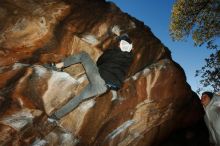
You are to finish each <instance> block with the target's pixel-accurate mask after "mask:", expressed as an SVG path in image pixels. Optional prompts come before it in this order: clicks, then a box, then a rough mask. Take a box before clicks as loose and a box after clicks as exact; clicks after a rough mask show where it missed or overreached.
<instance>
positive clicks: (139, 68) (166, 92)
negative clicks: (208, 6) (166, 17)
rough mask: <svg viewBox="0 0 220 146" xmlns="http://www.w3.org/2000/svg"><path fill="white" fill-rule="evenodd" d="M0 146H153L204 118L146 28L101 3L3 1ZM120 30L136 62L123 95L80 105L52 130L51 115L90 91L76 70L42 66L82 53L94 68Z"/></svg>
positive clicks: (183, 79)
mask: <svg viewBox="0 0 220 146" xmlns="http://www.w3.org/2000/svg"><path fill="white" fill-rule="evenodd" d="M0 20H1V21H0V73H1V75H0V112H1V116H0V131H1V135H0V145H33V146H37V145H67V146H68V145H69V146H88V145H91V146H107V145H109V146H116V145H119V146H156V145H158V144H160V142H161V141H162V140H163V139H165V138H166V137H167V136H168V135H169V134H170V133H172V132H173V131H174V130H176V129H178V128H184V127H187V126H189V125H192V124H193V123H195V122H196V121H197V120H198V119H199V118H201V116H202V109H201V106H200V104H199V102H198V99H197V96H195V94H194V93H193V92H192V91H191V88H190V86H189V85H188V84H187V83H186V77H185V74H184V71H183V70H182V69H181V67H180V66H179V65H178V64H176V63H175V62H174V61H173V60H172V58H171V55H170V51H169V50H168V49H167V48H166V47H165V46H164V45H163V44H162V43H161V42H160V40H159V39H157V38H156V37H155V36H154V35H153V34H152V32H151V31H150V28H148V27H147V26H145V25H144V24H143V23H142V22H140V21H138V20H136V19H135V18H133V17H131V16H129V15H128V14H125V13H123V12H121V10H120V9H119V8H118V7H116V6H115V5H114V4H113V3H110V2H105V1H104V0H93V1H90V0H71V1H61V0H56V1H54V0H42V1H40V2H38V1H35V0H20V1H16V0H1V2H0ZM114 25H118V26H120V28H121V29H122V30H123V31H126V32H127V33H128V34H129V36H130V37H131V39H132V41H133V45H134V54H135V59H134V61H133V63H132V65H131V67H130V69H129V72H128V73H127V79H126V80H125V82H124V85H123V87H122V88H121V89H120V90H119V91H117V92H115V91H108V92H107V93H105V94H103V95H101V96H98V97H93V98H91V99H89V100H86V101H84V102H82V103H81V104H80V105H79V106H78V107H77V108H76V109H74V110H73V111H72V112H70V113H69V114H68V115H67V116H65V117H63V118H62V119H61V120H59V121H58V123H56V122H55V121H51V119H48V116H50V115H51V114H52V113H53V112H54V111H55V110H56V109H59V107H60V106H62V105H63V104H65V103H66V102H67V101H68V100H69V99H71V98H73V97H74V96H75V95H77V94H79V93H80V91H81V90H82V89H83V88H84V87H85V85H86V84H88V80H87V77H86V74H85V71H84V69H83V67H82V65H81V64H76V65H72V66H70V67H69V68H67V69H65V71H64V72H56V71H51V70H48V69H46V68H44V67H43V66H42V64H44V63H48V62H59V61H60V60H61V59H63V58H65V57H67V56H69V55H72V54H77V53H78V52H80V51H86V52H87V53H89V55H90V56H91V57H92V59H93V60H94V61H96V60H97V58H98V57H99V56H100V55H101V54H102V52H103V51H105V49H107V48H108V47H109V46H110V45H112V43H113V42H114V39H115V36H114V35H113V34H111V33H109V29H110V28H111V27H113V26H114Z"/></svg>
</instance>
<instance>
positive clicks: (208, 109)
mask: <svg viewBox="0 0 220 146" xmlns="http://www.w3.org/2000/svg"><path fill="white" fill-rule="evenodd" d="M201 103H202V105H203V107H204V110H205V116H204V120H205V123H206V125H207V127H208V129H209V140H210V142H211V144H212V145H213V146H220V96H219V95H216V94H213V93H212V92H203V93H202V96H201Z"/></svg>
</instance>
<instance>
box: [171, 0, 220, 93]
mask: <svg viewBox="0 0 220 146" xmlns="http://www.w3.org/2000/svg"><path fill="white" fill-rule="evenodd" d="M190 35H192V39H193V40H194V43H195V45H196V46H201V45H204V44H206V46H207V48H208V49H211V50H213V53H212V54H211V55H210V57H209V58H206V59H205V62H206V64H205V65H204V66H203V67H202V68H201V69H200V70H197V71H196V76H200V77H201V78H202V79H201V80H200V83H201V84H202V85H203V86H204V87H207V86H211V87H212V88H213V90H214V92H219V91H220V50H219V48H220V46H219V42H220V41H219V42H217V40H218V39H219V37H220V0H176V1H175V3H174V5H173V10H172V15H171V22H170V36H171V37H172V39H173V40H177V41H180V40H184V39H185V38H187V37H189V36H190ZM201 89H202V88H200V89H198V92H199V91H200V90H201Z"/></svg>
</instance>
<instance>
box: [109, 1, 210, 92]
mask: <svg viewBox="0 0 220 146" xmlns="http://www.w3.org/2000/svg"><path fill="white" fill-rule="evenodd" d="M109 1H112V2H114V3H115V4H116V5H117V6H118V7H119V8H120V9H121V10H122V11H123V12H126V13H128V14H129V15H131V16H133V17H135V18H136V19H138V20H140V21H142V22H144V24H145V25H147V26H149V27H150V28H151V31H152V32H153V34H154V35H155V36H156V37H157V38H159V39H160V40H161V42H162V43H163V44H164V45H165V46H167V47H168V48H169V49H170V51H171V53H172V54H171V55H172V58H173V60H174V61H176V62H177V63H179V64H180V65H181V67H182V68H183V69H184V71H185V74H186V77H187V82H188V83H189V85H190V86H191V88H192V90H193V91H196V90H197V89H198V88H199V87H201V85H200V84H199V78H198V77H195V72H196V70H198V69H200V68H201V67H202V66H203V65H204V64H205V61H204V59H205V58H207V57H208V56H209V54H210V50H208V49H206V48H205V46H202V47H195V46H194V43H193V41H192V39H191V37H189V38H187V39H186V40H184V41H173V40H172V39H171V37H170V35H169V23H170V16H171V12H172V6H173V3H174V2H175V0H109Z"/></svg>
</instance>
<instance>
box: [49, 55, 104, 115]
mask: <svg viewBox="0 0 220 146" xmlns="http://www.w3.org/2000/svg"><path fill="white" fill-rule="evenodd" d="M63 62H64V67H68V66H70V65H72V64H76V63H82V65H83V67H84V69H85V71H86V75H87V78H88V80H89V84H88V85H87V86H86V87H85V88H84V89H83V91H82V92H81V93H80V95H78V96H75V97H73V98H72V99H71V100H70V101H69V102H67V103H66V104H65V105H64V106H63V107H61V108H60V109H58V110H57V111H56V112H55V113H53V115H52V116H51V117H52V118H55V119H60V118H62V117H63V116H65V115H66V114H68V113H69V112H71V111H72V110H73V109H74V108H75V107H77V106H78V105H79V104H80V103H81V102H82V101H83V100H85V99H88V98H90V97H93V96H97V95H101V94H103V93H105V92H106V91H107V87H106V85H105V81H104V80H103V79H102V78H101V76H100V74H99V71H98V67H97V66H96V64H95V63H94V62H93V60H92V59H91V58H90V56H89V55H88V54H87V53H86V52H81V53H79V54H76V55H72V56H69V57H67V58H65V59H64V60H63Z"/></svg>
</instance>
